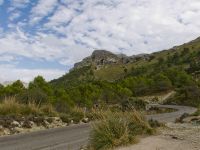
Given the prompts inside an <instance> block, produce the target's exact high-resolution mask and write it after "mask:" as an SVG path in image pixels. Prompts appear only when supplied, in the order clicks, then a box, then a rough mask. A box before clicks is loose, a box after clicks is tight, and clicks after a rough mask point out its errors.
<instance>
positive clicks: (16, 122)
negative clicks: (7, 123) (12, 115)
mask: <svg viewBox="0 0 200 150" xmlns="http://www.w3.org/2000/svg"><path fill="white" fill-rule="evenodd" d="M11 125H12V126H13V127H21V125H20V123H19V122H18V121H13V122H12V123H11Z"/></svg>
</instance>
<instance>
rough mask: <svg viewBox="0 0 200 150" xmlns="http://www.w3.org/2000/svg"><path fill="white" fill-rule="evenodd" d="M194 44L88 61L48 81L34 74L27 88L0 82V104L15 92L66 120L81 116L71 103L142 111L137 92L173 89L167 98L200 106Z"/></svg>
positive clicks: (199, 61)
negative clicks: (99, 63)
mask: <svg viewBox="0 0 200 150" xmlns="http://www.w3.org/2000/svg"><path fill="white" fill-rule="evenodd" d="M199 49H200V39H197V40H194V41H192V42H190V43H187V44H184V45H181V46H178V47H174V48H173V49H170V50H165V51H161V52H157V53H153V54H151V55H149V56H148V59H144V58H142V57H141V58H140V57H138V58H136V59H135V61H133V62H127V63H125V64H123V63H122V64H107V65H106V66H105V67H102V68H100V69H95V68H96V66H93V65H91V66H85V67H82V68H77V69H73V70H71V71H70V72H69V73H67V74H66V75H64V76H63V77H61V78H59V79H56V80H53V81H51V82H46V81H45V79H44V78H43V77H41V76H38V77H36V78H35V79H34V80H33V81H32V82H30V84H29V86H28V87H27V88H25V87H24V85H23V83H22V82H21V81H19V80H18V81H16V82H14V83H13V84H11V85H7V86H3V85H0V100H1V102H0V104H3V103H5V102H3V100H4V99H5V98H6V97H7V98H9V97H15V99H16V102H17V103H19V104H20V105H30V104H35V105H36V106H37V107H42V106H45V105H48V106H50V105H51V106H52V108H53V109H54V110H55V111H56V112H57V113H59V114H63V118H65V119H66V118H67V116H68V117H69V119H70V118H71V116H72V115H71V114H73V115H75V114H76V115H75V116H77V118H79V119H80V118H82V115H81V114H79V113H72V110H74V109H75V108H76V107H78V108H80V109H83V108H85V107H86V108H87V111H91V110H92V109H93V108H94V107H98V108H102V107H112V109H119V110H122V111H127V110H130V109H132V108H134V109H137V110H142V109H144V108H145V105H146V103H145V102H144V101H142V100H140V99H138V97H140V96H145V95H155V94H158V93H164V92H168V91H171V90H175V91H176V95H175V97H173V98H171V99H170V100H168V101H167V102H166V103H171V104H174V103H176V104H180V105H191V106H199V105H200V95H199V93H200V88H199V86H200V67H199V66H200V52H199ZM46 111H47V112H48V109H46ZM16 113H18V112H16ZM67 120H68V119H66V121H67ZM74 120H78V119H74Z"/></svg>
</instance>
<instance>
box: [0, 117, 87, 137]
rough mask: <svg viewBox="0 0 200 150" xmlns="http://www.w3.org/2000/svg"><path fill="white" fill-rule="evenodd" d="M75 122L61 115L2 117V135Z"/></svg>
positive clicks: (0, 122) (0, 129) (83, 120)
mask: <svg viewBox="0 0 200 150" xmlns="http://www.w3.org/2000/svg"><path fill="white" fill-rule="evenodd" d="M88 122H89V119H88V118H83V119H82V120H80V121H79V122H76V123H88ZM70 124H74V121H73V120H68V121H66V120H64V119H63V118H61V117H43V116H38V117H35V116H28V117H11V116H8V117H0V136H3V135H11V134H18V133H27V132H32V131H38V130H44V129H49V128H57V127H64V126H68V125H70Z"/></svg>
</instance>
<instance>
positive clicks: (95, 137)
mask: <svg viewBox="0 0 200 150" xmlns="http://www.w3.org/2000/svg"><path fill="white" fill-rule="evenodd" d="M92 127H93V130H92V134H91V138H90V142H91V149H94V150H106V149H112V148H114V147H119V146H123V145H128V144H131V143H135V142H137V136H138V135H144V134H152V133H153V129H152V128H151V127H150V126H149V124H148V123H147V122H146V120H145V118H144V117H143V116H142V115H141V114H140V113H138V112H137V111H131V112H111V111H107V112H104V113H102V115H101V119H100V120H98V121H97V122H95V123H94V124H93V125H92Z"/></svg>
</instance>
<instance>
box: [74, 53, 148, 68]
mask: <svg viewBox="0 0 200 150" xmlns="http://www.w3.org/2000/svg"><path fill="white" fill-rule="evenodd" d="M148 58H149V55H148V54H141V55H134V56H130V57H129V56H126V55H125V54H114V53H112V52H109V51H106V50H95V51H94V52H93V53H92V55H91V56H89V57H86V58H84V59H83V60H82V61H81V62H78V63H76V64H75V65H74V68H73V69H78V68H82V67H85V66H95V68H96V69H97V70H98V69H100V68H102V67H105V66H106V65H110V64H127V63H129V62H135V61H137V60H141V59H145V60H147V59H148Z"/></svg>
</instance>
